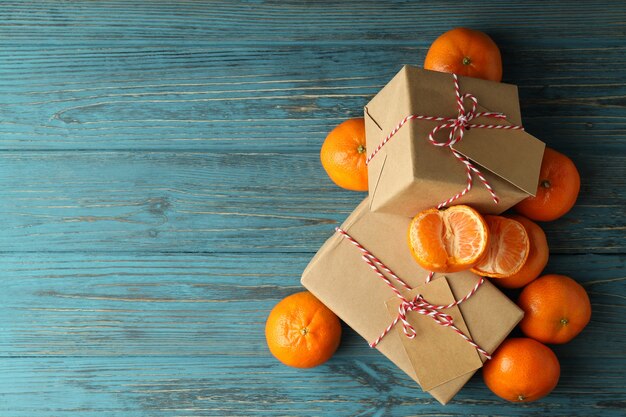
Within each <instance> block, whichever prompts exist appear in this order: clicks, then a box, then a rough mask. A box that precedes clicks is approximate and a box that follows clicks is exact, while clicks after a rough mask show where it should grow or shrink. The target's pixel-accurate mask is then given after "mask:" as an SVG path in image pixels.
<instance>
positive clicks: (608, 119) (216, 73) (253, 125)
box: [0, 45, 626, 155]
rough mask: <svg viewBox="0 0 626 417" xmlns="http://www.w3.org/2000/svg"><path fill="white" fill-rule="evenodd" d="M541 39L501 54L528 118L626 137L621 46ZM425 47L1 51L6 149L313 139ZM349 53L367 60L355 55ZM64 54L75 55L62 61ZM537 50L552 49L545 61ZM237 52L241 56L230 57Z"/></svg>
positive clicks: (300, 147)
mask: <svg viewBox="0 0 626 417" xmlns="http://www.w3.org/2000/svg"><path fill="white" fill-rule="evenodd" d="M536 48H537V46H536V45H531V46H526V47H519V48H518V47H515V51H516V52H518V53H519V55H517V54H516V55H514V57H511V60H510V61H509V62H506V61H505V63H506V64H507V65H505V74H507V77H506V80H507V81H510V82H513V83H516V84H518V85H519V86H520V98H521V104H522V110H523V113H522V114H523V116H524V124H525V126H526V128H527V129H528V131H529V132H531V133H533V134H534V135H536V136H538V137H540V138H542V139H543V140H544V141H546V142H547V143H548V144H549V145H550V146H553V147H556V148H558V149H561V150H562V151H563V152H566V153H571V154H575V155H576V154H584V153H585V152H588V151H589V150H592V149H594V148H597V147H599V146H603V147H606V149H607V150H608V149H611V150H614V149H618V147H620V146H622V147H623V146H624V143H625V142H626V136H625V135H624V131H625V129H624V128H625V127H626V110H625V109H624V107H623V106H621V104H620V103H621V102H622V98H623V97H624V95H625V94H626V79H625V78H624V74H623V71H620V70H619V68H621V66H623V62H622V61H623V60H622V57H623V56H624V52H625V51H626V48H624V47H615V48H609V49H606V48H605V47H604V46H596V47H591V48H583V49H578V48H570V49H567V48H561V47H559V46H554V47H553V48H551V49H539V50H538V49H536ZM91 49H93V52H92V51H91ZM111 49H113V50H111ZM518 49H519V51H518ZM425 52H426V48H425V47H419V48H415V47H402V48H394V49H393V50H386V49H381V48H379V47H377V46H372V45H362V46H358V47H356V48H353V47H342V46H339V47H337V46H331V47H321V46H307V47H304V48H300V47H297V46H274V47H270V46H267V47H263V48H258V47H236V48H229V47H215V46H211V47H209V49H208V50H207V48H199V47H196V48H194V47H185V52H184V53H182V52H180V51H178V49H177V48H170V49H168V50H160V49H153V48H148V50H145V49H144V48H140V47H135V48H120V47H113V48H106V49H105V50H102V48H101V47H98V46H88V47H87V50H85V49H84V48H82V47H78V46H76V47H74V48H69V47H67V46H60V47H58V48H57V49H53V50H52V51H48V50H41V49H37V50H31V49H28V50H26V51H22V50H21V49H18V50H9V51H5V54H6V55H8V56H11V57H12V59H11V60H9V61H8V62H5V63H4V64H3V65H1V66H0V75H1V76H2V77H3V80H6V81H5V83H4V84H3V85H2V86H0V92H1V93H2V106H1V107H0V116H2V117H1V119H2V121H1V122H0V149H6V150H15V149H20V150H25V149H124V150H129V149H146V150H153V149H160V150H205V151H212V152H213V151H231V152H232V151H243V152H245V151H266V152H267V151H276V150H281V151H290V152H316V151H318V150H319V146H320V144H321V142H322V140H323V139H324V137H325V136H326V134H327V133H328V132H329V131H330V129H332V127H334V126H335V125H336V124H338V123H339V122H340V121H341V120H343V119H345V118H348V117H355V116H360V115H362V109H363V106H364V105H365V104H366V103H367V102H368V101H369V99H370V98H371V97H372V96H373V95H374V94H375V93H376V92H377V91H378V90H379V89H380V88H381V87H382V86H383V85H384V84H385V83H386V82H387V81H388V80H389V79H390V78H391V77H392V76H393V75H394V74H395V72H397V71H398V69H399V68H400V67H401V65H402V64H404V63H407V62H410V63H414V64H417V65H420V64H421V63H422V62H423V57H424V54H425ZM510 52H511V53H513V52H514V51H513V47H512V49H511V50H510ZM598 55H601V56H602V57H603V58H602V59H598V58H597V57H598ZM355 56H363V57H367V62H368V65H367V66H355V65H354V60H355ZM329 57H332V59H329ZM68 59H70V60H72V62H75V63H76V65H75V66H74V65H73V66H67V65H63V63H65V62H67V60H68ZM112 59H115V62H116V64H115V65H113V66H112V67H111V70H110V71H108V72H105V73H103V72H102V67H105V66H111V65H110V64H109V62H110V60H112ZM537 60H542V61H549V60H552V61H551V62H553V64H546V65H553V69H552V70H549V69H546V65H544V66H537V65H536V61H537ZM233 61H237V62H240V63H241V66H238V67H236V68H234V69H233V68H232V64H231V63H232V62H233ZM582 70H584V71H585V72H586V73H585V75H584V76H581V71H582Z"/></svg>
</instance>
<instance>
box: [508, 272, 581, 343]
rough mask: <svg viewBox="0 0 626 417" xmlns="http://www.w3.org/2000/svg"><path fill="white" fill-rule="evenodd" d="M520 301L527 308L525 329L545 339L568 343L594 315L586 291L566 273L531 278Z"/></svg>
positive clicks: (535, 337) (523, 321)
mask: <svg viewBox="0 0 626 417" xmlns="http://www.w3.org/2000/svg"><path fill="white" fill-rule="evenodd" d="M517 304H518V305H519V306H520V308H521V309H522V310H524V318H523V319H522V321H521V323H520V328H521V329H522V332H524V334H525V335H526V336H528V337H532V338H533V339H536V340H538V341H540V342H542V343H555V344H561V343H567V342H569V341H570V340H572V339H573V338H574V337H576V336H577V335H578V334H579V333H580V332H581V331H582V330H583V329H584V328H585V326H587V323H589V320H590V319H591V303H590V302H589V296H588V295H587V291H585V289H584V288H583V287H582V285H580V284H579V283H577V282H576V281H574V280H573V279H572V278H570V277H566V276H565V275H556V274H550V275H544V276H542V277H541V278H538V279H536V280H535V281H533V282H531V283H530V284H528V285H527V286H526V287H525V288H524V289H523V290H522V293H521V294H520V296H519V300H518V302H517Z"/></svg>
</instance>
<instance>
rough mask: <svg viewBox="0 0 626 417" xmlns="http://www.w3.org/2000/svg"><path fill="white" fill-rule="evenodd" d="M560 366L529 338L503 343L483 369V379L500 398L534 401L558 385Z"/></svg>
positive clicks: (557, 361) (549, 350)
mask: <svg viewBox="0 0 626 417" xmlns="http://www.w3.org/2000/svg"><path fill="white" fill-rule="evenodd" d="M560 374H561V366H560V365H559V360H558V359H557V357H556V355H555V354H554V352H552V350H551V349H550V348H549V347H547V346H546V345H544V344H542V343H539V342H537V341H536V340H533V339H529V338H525V337H522V338H512V339H507V340H505V341H504V342H503V343H502V344H501V345H500V347H499V348H498V349H497V350H496V351H495V353H494V354H493V357H492V359H491V360H489V361H487V362H486V363H485V366H484V367H483V380H484V381H485V384H487V387H489V389H490V390H491V391H492V392H493V393H494V394H496V395H497V396H498V397H500V398H504V399H505V400H507V401H511V402H530V401H536V400H538V399H540V398H542V397H545V396H546V395H548V394H549V393H550V392H551V391H552V390H553V389H554V387H556V384H557V383H558V382H559V376H560Z"/></svg>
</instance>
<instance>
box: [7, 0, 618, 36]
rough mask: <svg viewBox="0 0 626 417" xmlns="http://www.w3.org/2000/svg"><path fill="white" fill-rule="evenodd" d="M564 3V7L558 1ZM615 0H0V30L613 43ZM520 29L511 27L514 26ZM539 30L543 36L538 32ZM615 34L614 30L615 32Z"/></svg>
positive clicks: (17, 33) (23, 33) (14, 33)
mask: <svg viewBox="0 0 626 417" xmlns="http://www.w3.org/2000/svg"><path fill="white" fill-rule="evenodd" d="M565 5H567V7H565ZM620 5H621V4H620V3H618V2H614V1H597V2H577V3H575V4H574V3H572V4H570V3H567V4H564V3H562V2H553V3H550V4H543V2H532V3H531V2H519V3H510V2H507V1H504V0H500V1H485V2H483V3H481V4H480V7H468V5H467V3H465V2H463V1H459V0H456V1H452V2H446V3H445V4H444V3H441V2H438V1H436V0H427V1H420V2H419V3H412V2H394V3H391V2H363V1H358V0H350V1H343V2H309V3H307V4H302V3H301V2H299V1H297V0H291V1H285V2H280V3H279V4H276V3H273V2H240V3H237V2H229V1H202V2H196V1H184V2H183V1H181V2H176V3H175V4H173V3H167V2H158V1H152V2H138V3H128V2H125V1H123V0H107V1H101V2H98V3H97V4H94V3H92V2H85V1H76V2H70V3H68V4H64V5H63V6H62V7H61V6H59V5H58V4H57V3H56V2H54V1H53V0H47V1H39V2H34V3H32V2H18V1H7V2H3V4H2V6H3V7H2V9H0V11H1V12H2V13H3V14H4V15H6V16H7V19H6V23H5V24H3V26H2V30H3V31H5V32H6V33H10V34H11V37H8V38H7V42H10V43H11V44H20V43H23V42H25V41H31V42H34V41H40V42H46V43H50V44H57V43H58V42H59V41H62V42H63V43H65V44H83V43H85V42H90V43H91V42H93V43H98V42H99V43H104V44H106V43H107V42H110V40H116V41H120V42H146V41H154V40H155V39H158V40H159V42H160V43H161V44H164V45H167V44H171V43H191V44H193V43H194V42H196V41H211V42H214V43H217V44H221V43H226V44H228V43H243V42H246V43H254V44H263V43H266V42H276V43H287V42H289V43H298V42H315V43H325V42H333V43H338V42H352V43H363V42H365V41H367V42H370V41H371V42H376V41H378V42H381V43H385V44H390V45H394V44H396V43H402V42H411V43H412V42H415V36H416V30H417V29H422V30H423V31H424V33H426V34H428V39H423V40H422V42H424V43H430V42H432V40H433V39H434V37H436V36H437V35H438V34H440V33H441V32H442V31H443V30H444V29H445V28H448V27H450V28H452V27H456V26H463V25H466V26H470V27H482V28H484V29H485V30H488V31H492V32H495V33H497V35H498V36H499V37H504V36H507V34H511V33H515V34H516V35H517V36H518V39H519V41H520V42H522V41H524V42H529V41H535V42H539V41H543V43H544V44H559V43H569V42H572V41H576V43H578V44H580V45H585V44H587V43H588V42H593V40H597V39H606V40H607V41H609V42H610V43H608V45H614V44H619V42H620V41H622V40H623V33H620V32H619V30H620V29H622V28H623V26H624V20H623V18H624V15H625V14H626V11H625V10H624V8H623V7H619V6H620ZM518 33H519V35H518ZM538 34H541V35H542V36H537V35H538ZM619 35H621V36H619Z"/></svg>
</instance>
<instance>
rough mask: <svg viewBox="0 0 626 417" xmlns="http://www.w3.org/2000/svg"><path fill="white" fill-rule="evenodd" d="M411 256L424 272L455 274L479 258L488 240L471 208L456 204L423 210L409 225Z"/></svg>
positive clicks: (486, 232) (485, 229)
mask: <svg viewBox="0 0 626 417" xmlns="http://www.w3.org/2000/svg"><path fill="white" fill-rule="evenodd" d="M408 241H409V248H410V250H411V254H412V255H413V257H414V258H415V260H416V261H417V263H418V264H420V266H421V267H422V268H424V269H427V270H429V271H434V272H458V271H463V270H466V269H469V268H471V267H472V266H474V264H476V262H478V260H479V259H480V258H481V257H482V256H483V254H484V253H485V250H486V248H487V243H488V241H489V234H488V230H487V224H486V223H485V220H483V217H482V216H481V215H480V214H479V213H478V212H477V211H476V210H474V209H473V208H471V207H468V206H464V205H459V206H452V207H450V208H448V209H445V210H438V209H436V208H432V209H428V210H424V211H422V212H421V213H419V214H418V215H417V216H415V217H414V218H413V220H412V221H411V224H410V225H409V231H408Z"/></svg>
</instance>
